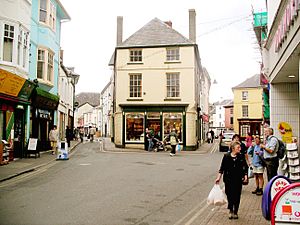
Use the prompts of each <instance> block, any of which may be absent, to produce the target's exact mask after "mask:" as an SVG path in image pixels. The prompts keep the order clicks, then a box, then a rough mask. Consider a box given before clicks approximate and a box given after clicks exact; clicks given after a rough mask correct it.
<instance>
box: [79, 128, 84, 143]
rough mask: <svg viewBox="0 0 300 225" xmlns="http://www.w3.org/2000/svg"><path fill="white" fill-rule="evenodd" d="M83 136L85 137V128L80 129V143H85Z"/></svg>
mask: <svg viewBox="0 0 300 225" xmlns="http://www.w3.org/2000/svg"><path fill="white" fill-rule="evenodd" d="M83 136H84V129H83V127H80V128H79V137H80V142H83Z"/></svg>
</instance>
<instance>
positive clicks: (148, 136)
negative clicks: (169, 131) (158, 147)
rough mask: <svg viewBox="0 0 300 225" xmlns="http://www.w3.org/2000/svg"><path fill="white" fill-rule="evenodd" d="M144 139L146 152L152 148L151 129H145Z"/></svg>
mask: <svg viewBox="0 0 300 225" xmlns="http://www.w3.org/2000/svg"><path fill="white" fill-rule="evenodd" d="M146 139H147V141H148V152H150V151H152V150H153V146H154V143H153V135H152V134H151V130H149V129H148V128H147V129H146Z"/></svg>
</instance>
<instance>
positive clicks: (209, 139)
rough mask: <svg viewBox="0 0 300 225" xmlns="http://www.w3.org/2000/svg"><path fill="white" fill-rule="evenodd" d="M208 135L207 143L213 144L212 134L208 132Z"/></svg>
mask: <svg viewBox="0 0 300 225" xmlns="http://www.w3.org/2000/svg"><path fill="white" fill-rule="evenodd" d="M206 135H207V143H211V133H210V132H209V131H208V132H207V134H206Z"/></svg>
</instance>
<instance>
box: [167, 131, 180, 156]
mask: <svg viewBox="0 0 300 225" xmlns="http://www.w3.org/2000/svg"><path fill="white" fill-rule="evenodd" d="M168 139H169V140H170V144H171V147H172V150H171V153H170V156H175V154H176V145H177V144H178V136H177V134H176V132H175V128H173V129H172V132H171V133H170V134H169V135H168Z"/></svg>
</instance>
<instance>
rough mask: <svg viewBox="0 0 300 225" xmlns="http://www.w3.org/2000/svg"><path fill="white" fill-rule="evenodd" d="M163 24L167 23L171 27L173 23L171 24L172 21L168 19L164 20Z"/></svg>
mask: <svg viewBox="0 0 300 225" xmlns="http://www.w3.org/2000/svg"><path fill="white" fill-rule="evenodd" d="M165 24H167V25H168V26H169V27H171V28H172V25H173V24H172V21H170V20H169V21H165Z"/></svg>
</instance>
